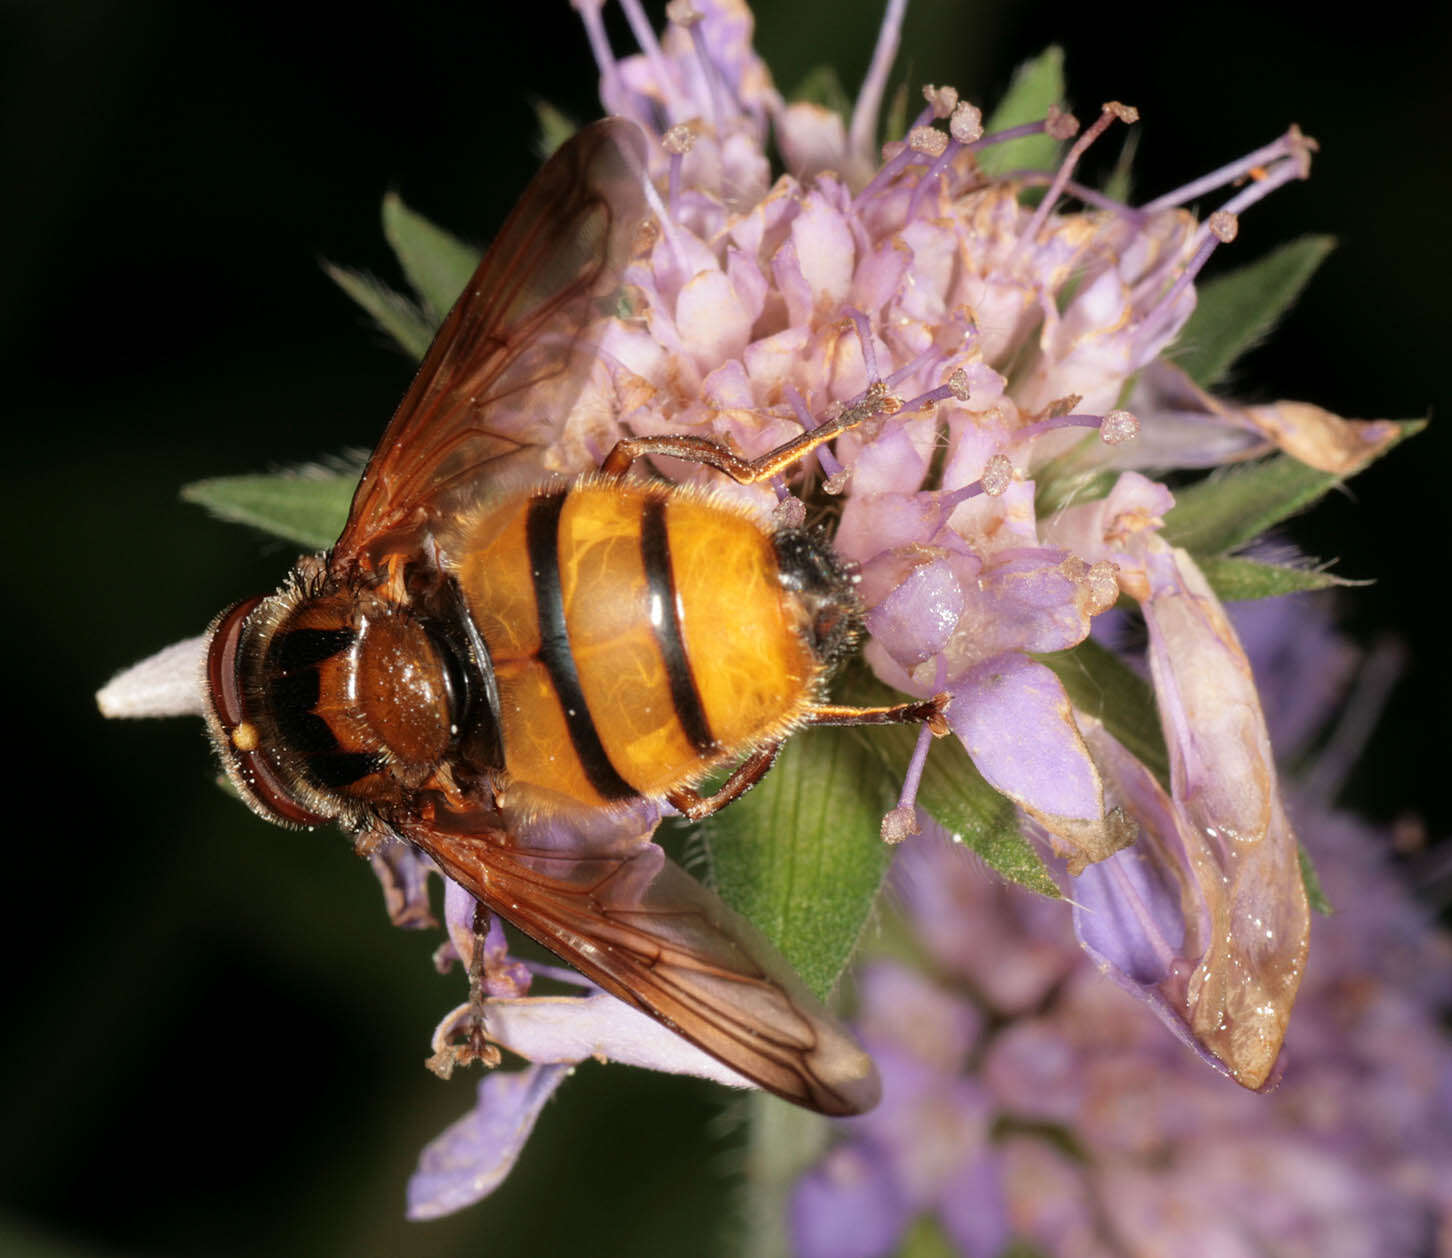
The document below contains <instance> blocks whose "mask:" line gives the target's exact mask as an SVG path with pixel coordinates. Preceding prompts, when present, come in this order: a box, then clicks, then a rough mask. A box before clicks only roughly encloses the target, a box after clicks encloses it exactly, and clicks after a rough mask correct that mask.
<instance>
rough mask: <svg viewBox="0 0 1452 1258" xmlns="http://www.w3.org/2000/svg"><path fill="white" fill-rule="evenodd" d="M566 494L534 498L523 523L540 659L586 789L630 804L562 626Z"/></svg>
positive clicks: (631, 796) (631, 791)
mask: <svg viewBox="0 0 1452 1258" xmlns="http://www.w3.org/2000/svg"><path fill="white" fill-rule="evenodd" d="M568 495H569V490H566V489H562V490H559V491H557V492H556V493H552V494H545V495H542V496H540V497H538V498H534V499H532V500H531V501H530V504H529V515H528V517H527V518H526V520H525V539H526V544H527V546H528V547H529V568H530V573H531V575H532V576H533V578H534V601H535V608H536V611H537V612H538V615H539V643H540V645H539V660H540V663H541V664H543V665H544V666H545V671H546V672H548V673H549V676H550V684H551V685H553V686H554V688H555V694H556V695H558V696H559V700H560V706H561V707H562V708H563V709H564V713H565V726H566V728H567V729H568V730H569V732H570V743H571V744H572V745H573V746H574V748H575V755H576V756H578V757H579V759H580V765H581V767H582V768H583V769H584V770H585V776H586V777H587V778H589V779H590V785H591V786H593V787H594V788H595V791H596V793H597V794H599V795H600V796H601V797H602V798H603V799H634V798H636V796H637V792H636V790H635V789H634V788H633V787H632V786H631V785H630V783H628V782H626V781H625V780H624V779H623V778H622V777H621V776H620V774H618V773H617V772H616V771H615V766H614V765H613V764H611V763H610V757H609V756H608V755H606V754H605V747H604V745H603V744H602V743H601V742H600V733H599V731H598V730H597V729H596V728H595V722H594V720H593V719H592V718H591V716H590V709H589V708H588V707H587V706H586V704H585V692H584V690H583V689H581V687H580V673H579V670H578V669H577V668H576V667H575V657H574V655H573V653H572V652H571V651H570V635H569V630H568V629H567V628H566V626H565V596H564V590H563V588H562V587H561V585H560V514H561V512H563V511H564V509H565V498H566V497H567V496H568Z"/></svg>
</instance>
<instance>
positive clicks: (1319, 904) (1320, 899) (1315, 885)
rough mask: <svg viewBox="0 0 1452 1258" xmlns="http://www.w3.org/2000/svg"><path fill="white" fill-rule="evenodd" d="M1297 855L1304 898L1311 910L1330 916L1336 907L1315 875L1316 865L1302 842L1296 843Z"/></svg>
mask: <svg viewBox="0 0 1452 1258" xmlns="http://www.w3.org/2000/svg"><path fill="white" fill-rule="evenodd" d="M1297 855H1298V856H1299V857H1300V861H1301V882H1302V883H1303V884H1304V886H1305V888H1306V899H1307V900H1308V901H1309V902H1310V905H1311V911H1312V912H1314V913H1320V914H1321V915H1322V916H1323V917H1330V916H1331V915H1332V914H1333V913H1335V912H1336V909H1335V908H1334V907H1333V906H1332V904H1331V901H1330V900H1328V899H1327V898H1326V892H1325V891H1324V890H1322V888H1321V880H1320V879H1319V878H1318V877H1316V866H1315V865H1313V864H1312V863H1311V854H1310V853H1309V852H1308V851H1306V845H1305V844H1304V843H1302V844H1299V845H1298V847H1297Z"/></svg>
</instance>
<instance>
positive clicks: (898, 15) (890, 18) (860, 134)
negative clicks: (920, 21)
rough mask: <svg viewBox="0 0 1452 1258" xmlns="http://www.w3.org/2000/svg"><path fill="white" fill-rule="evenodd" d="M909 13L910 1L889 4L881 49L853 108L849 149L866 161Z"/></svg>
mask: <svg viewBox="0 0 1452 1258" xmlns="http://www.w3.org/2000/svg"><path fill="white" fill-rule="evenodd" d="M906 13H907V0H888V4H887V10H886V12H885V13H883V15H882V25H881V26H880V27H879V28H878V32H877V46H876V47H875V48H873V50H872V60H871V62H869V63H868V66H867V77H866V78H864V79H863V80H862V87H861V89H860V90H859V91H858V93H857V103H856V104H855V105H854V106H853V107H852V121H851V122H850V123H849V124H848V128H847V146H848V149H849V150H850V151H851V152H852V153H854V154H856V155H857V156H858V157H861V158H862V159H864V160H870V159H871V155H872V150H873V139H874V136H875V135H876V133H877V119H878V111H879V110H880V109H881V108H882V94H883V92H884V91H885V90H886V88H887V76H888V75H889V74H890V73H891V72H892V63H893V61H894V60H895V59H896V58H897V49H898V45H899V44H900V43H901V42H902V20H903V17H904V15H905V14H906Z"/></svg>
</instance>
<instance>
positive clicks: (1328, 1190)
mask: <svg viewBox="0 0 1452 1258" xmlns="http://www.w3.org/2000/svg"><path fill="white" fill-rule="evenodd" d="M1254 620H1255V623H1254V624H1252V625H1251V626H1250V633H1249V637H1250V638H1251V640H1253V641H1255V642H1256V644H1257V646H1258V647H1259V648H1260V650H1261V652H1263V653H1262V654H1258V656H1257V658H1256V665H1257V668H1260V666H1261V665H1263V664H1266V663H1269V662H1270V660H1271V659H1272V657H1273V655H1275V654H1278V653H1280V652H1283V651H1284V650H1286V649H1290V648H1292V647H1293V646H1294V648H1295V650H1296V653H1297V655H1298V656H1299V657H1300V658H1299V664H1298V667H1297V669H1296V670H1293V671H1294V672H1295V673H1296V676H1295V677H1287V678H1286V679H1285V680H1286V681H1287V682H1290V681H1295V680H1300V679H1304V678H1309V677H1311V676H1316V677H1320V678H1326V677H1328V676H1336V675H1338V674H1339V675H1340V676H1341V677H1342V679H1343V680H1344V679H1345V678H1346V668H1345V664H1346V660H1347V658H1348V648H1347V647H1346V644H1345V643H1344V642H1341V641H1340V640H1339V639H1336V638H1335V637H1333V636H1331V635H1328V634H1327V633H1326V632H1325V625H1324V624H1318V623H1317V622H1316V620H1315V618H1314V617H1310V616H1307V615H1305V614H1304V613H1303V612H1301V611H1300V610H1298V608H1297V607H1296V606H1295V604H1294V603H1289V602H1288V601H1286V600H1279V601H1278V602H1277V603H1276V604H1274V605H1272V604H1262V605H1258V606H1257V608H1256V614H1255V617H1254ZM1281 697H1284V698H1285V699H1286V700H1287V703H1286V705H1285V707H1284V708H1280V707H1279V706H1277V707H1273V708H1272V711H1273V712H1279V713H1282V714H1283V715H1285V716H1286V717H1288V718H1289V720H1288V721H1287V722H1286V723H1285V724H1284V726H1283V728H1285V729H1286V731H1287V733H1288V735H1292V734H1300V733H1305V732H1307V731H1309V730H1310V729H1311V728H1313V726H1314V724H1315V720H1314V719H1308V718H1316V717H1324V716H1325V714H1326V704H1327V703H1328V702H1329V701H1331V700H1333V699H1334V698H1335V697H1336V691H1335V689H1334V688H1332V687H1327V686H1324V685H1322V686H1321V687H1320V688H1319V698H1320V700H1321V702H1320V703H1319V704H1317V705H1316V707H1315V709H1308V708H1307V705H1306V704H1305V702H1304V691H1303V690H1301V689H1300V688H1299V687H1297V688H1296V689H1294V690H1293V689H1292V688H1291V687H1290V686H1289V685H1284V684H1283V685H1281V686H1276V687H1274V693H1273V694H1270V695H1268V698H1271V699H1272V701H1273V702H1274V701H1275V700H1277V699H1279V698H1281ZM1289 805H1290V808H1291V810H1292V811H1293V812H1294V814H1295V815H1296V819H1297V821H1298V823H1299V825H1300V827H1301V830H1302V832H1303V833H1304V834H1305V835H1306V836H1307V841H1308V845H1309V846H1310V847H1311V849H1312V851H1313V854H1314V855H1315V857H1316V861H1317V867H1318V870H1319V872H1320V875H1321V878H1322V881H1323V884H1324V886H1325V889H1326V891H1327V893H1328V894H1329V896H1330V898H1331V900H1332V902H1333V903H1334V904H1335V905H1336V906H1337V912H1336V914H1335V915H1334V916H1332V917H1322V918H1318V919H1317V921H1316V924H1315V926H1314V928H1313V930H1312V934H1313V937H1314V943H1315V955H1316V960H1315V964H1313V965H1312V966H1310V967H1309V969H1308V971H1307V974H1306V978H1305V981H1304V982H1303V984H1302V988H1301V994H1300V999H1299V1003H1298V1006H1297V1015H1296V1020H1295V1023H1294V1025H1293V1027H1292V1029H1291V1031H1290V1033H1289V1035H1288V1037H1287V1041H1286V1050H1285V1056H1286V1059H1287V1062H1286V1068H1285V1073H1284V1078H1283V1080H1282V1082H1281V1083H1280V1085H1279V1087H1278V1088H1276V1089H1275V1090H1274V1091H1273V1092H1271V1093H1269V1094H1268V1095H1261V1094H1255V1093H1250V1092H1246V1091H1243V1090H1241V1089H1238V1088H1235V1087H1232V1086H1230V1085H1229V1084H1228V1083H1227V1082H1226V1081H1225V1080H1223V1079H1221V1078H1219V1077H1218V1076H1216V1075H1215V1074H1213V1073H1211V1072H1207V1071H1204V1070H1201V1069H1199V1068H1198V1067H1197V1065H1196V1063H1195V1060H1194V1058H1193V1057H1192V1056H1190V1055H1189V1054H1186V1053H1184V1052H1183V1051H1181V1050H1180V1049H1179V1048H1178V1046H1176V1045H1175V1044H1174V1043H1173V1042H1172V1041H1170V1040H1169V1039H1167V1038H1166V1037H1165V1036H1164V1035H1163V1034H1162V1032H1161V1030H1160V1028H1159V1026H1158V1024H1157V1023H1156V1022H1154V1020H1152V1019H1151V1018H1149V1017H1147V1016H1146V1015H1145V1012H1144V1010H1143V1009H1142V1008H1140V1007H1137V1006H1136V1005H1135V1004H1134V1003H1133V1002H1132V1001H1130V1000H1127V999H1126V998H1125V996H1124V994H1123V993H1122V992H1120V991H1118V990H1116V989H1115V988H1114V987H1113V986H1111V985H1109V984H1106V983H1104V982H1103V981H1102V978H1101V976H1100V975H1099V974H1098V973H1097V972H1096V967H1095V966H1093V965H1092V964H1089V963H1087V962H1086V959H1085V957H1084V955H1083V953H1082V952H1081V951H1080V950H1079V949H1078V948H1077V947H1076V946H1075V940H1074V939H1073V938H1072V937H1071V935H1070V932H1069V930H1068V929H1067V925H1066V923H1064V922H1063V921H1062V920H1061V919H1060V918H1059V917H1058V916H1057V915H1056V914H1055V913H1054V912H1053V907H1052V906H1051V905H1048V904H1046V903H1044V902H1042V901H1033V900H1031V899H1028V898H1026V897H1024V896H1022V895H1019V894H1015V893H1013V892H1012V891H1009V890H1008V889H1006V888H1004V887H1002V886H995V885H993V883H992V881H991V880H990V879H987V878H985V877H984V873H983V870H982V869H981V868H978V867H977V864H976V862H974V861H973V860H972V859H971V858H969V857H968V856H967V855H966V854H965V853H963V852H962V851H960V850H955V849H954V848H953V847H951V846H950V845H948V844H945V843H943V842H941V840H940V839H939V838H938V837H937V836H935V835H923V836H920V837H918V838H915V839H913V840H911V841H910V842H909V843H907V844H905V845H904V847H903V850H902V852H901V854H900V856H899V859H898V862H897V864H896V865H895V867H894V871H893V886H894V889H895V891H896V893H897V897H896V898H897V901H898V903H899V905H900V907H901V909H902V929H903V930H904V932H905V933H906V937H907V941H908V942H909V943H910V945H911V947H912V948H913V949H915V950H916V951H917V955H918V956H919V957H920V958H921V964H920V965H917V966H908V965H905V964H902V963H900V962H898V961H889V960H876V961H872V962H871V963H869V964H868V965H867V966H866V967H865V968H864V970H863V973H862V977H861V983H860V986H861V991H862V997H863V1003H862V1012H861V1030H862V1033H863V1037H864V1040H865V1042H866V1043H867V1044H868V1046H869V1048H870V1049H871V1051H872V1053H873V1055H874V1057H875V1058H876V1060H877V1062H878V1065H879V1068H880V1069H881V1071H882V1076H883V1085H884V1091H883V1102H882V1104H881V1105H880V1106H879V1107H878V1109H876V1110H875V1111H873V1112H872V1113H870V1114H868V1115H865V1116H863V1117H862V1118H859V1119H854V1120H848V1121H844V1122H841V1123H839V1124H838V1127H839V1135H840V1137H841V1139H840V1142H839V1143H837V1144H836V1145H835V1147H833V1148H832V1149H831V1150H830V1151H829V1152H828V1153H827V1155H826V1156H825V1157H824V1158H823V1160H822V1161H821V1162H820V1163H819V1164H818V1165H816V1166H815V1167H814V1168H813V1169H812V1170H811V1171H810V1172H809V1173H808V1174H807V1175H806V1176H805V1177H804V1178H803V1179H802V1180H801V1182H800V1183H799V1184H798V1186H797V1189H796V1192H795V1195H794V1199H793V1203H792V1211H791V1216H792V1217H791V1225H792V1231H793V1237H794V1243H795V1248H796V1252H797V1253H798V1254H799V1255H800V1256H801V1258H816V1256H817V1255H822V1256H823V1258H825V1256H827V1255H831V1256H832V1258H869V1256H870V1255H876V1254H885V1253H889V1252H892V1250H893V1249H894V1247H895V1246H896V1244H897V1242H898V1241H899V1240H900V1238H901V1237H902V1235H903V1234H904V1232H905V1231H906V1230H907V1228H908V1226H909V1225H910V1224H911V1223H912V1222H913V1221H914V1220H915V1219H918V1218H920V1217H921V1216H923V1215H930V1216H932V1217H933V1219H934V1220H935V1225H936V1226H937V1227H938V1228H939V1229H940V1230H941V1232H942V1233H943V1234H944V1235H945V1236H946V1238H947V1239H948V1240H949V1241H950V1242H951V1244H952V1246H953V1248H954V1249H955V1250H956V1251H957V1252H959V1253H962V1254H964V1255H968V1256H969V1258H980V1256H981V1258H993V1256H994V1255H997V1254H999V1253H1001V1252H1002V1251H1003V1249H1004V1247H1005V1245H1006V1244H1007V1243H1008V1241H1009V1239H1010V1238H1011V1237H1013V1238H1017V1239H1019V1240H1020V1241H1028V1242H1029V1243H1031V1245H1032V1246H1033V1247H1034V1250H1035V1252H1041V1253H1043V1254H1045V1255H1052V1256H1053V1258H1065V1256H1069V1255H1073V1256H1075V1258H1079V1256H1084V1258H1089V1256H1096V1255H1105V1256H1106V1258H1107V1256H1108V1255H1119V1254H1127V1253H1132V1254H1166V1255H1169V1254H1191V1253H1195V1254H1205V1253H1214V1254H1217V1255H1223V1256H1225V1258H1240V1256H1242V1255H1244V1256H1245V1258H1251V1256H1252V1255H1264V1254H1278V1255H1290V1254H1317V1255H1323V1256H1331V1255H1346V1256H1347V1258H1352V1256H1356V1258H1365V1256H1368V1255H1381V1254H1388V1255H1389V1254H1408V1255H1410V1254H1431V1253H1434V1252H1435V1253H1441V1252H1444V1249H1445V1246H1446V1245H1447V1244H1448V1241H1449V1239H1452V1187H1449V1186H1452V1040H1449V1038H1448V1035H1447V1033H1446V1029H1445V1019H1446V1017H1447V1014H1448V1012H1449V1011H1452V938H1449V937H1448V936H1447V935H1446V934H1444V933H1441V932H1439V931H1437V930H1435V929H1434V928H1433V927H1432V926H1431V925H1430V923H1429V921H1428V920H1427V916H1426V914H1425V913H1424V912H1423V911H1422V910H1421V909H1419V908H1418V907H1417V905H1416V904H1415V903H1414V902H1413V901H1412V899H1411V897H1410V896H1409V894H1408V892H1407V889H1406V887H1405V884H1404V882H1403V881H1402V879H1401V878H1400V877H1399V876H1398V871H1396V870H1395V869H1393V868H1392V867H1391V864H1390V845H1389V842H1388V838H1387V836H1386V835H1383V834H1380V833H1378V832H1376V831H1375V830H1373V829H1371V828H1370V827H1368V826H1366V825H1365V824H1363V823H1361V822H1359V821H1358V820H1357V819H1355V818H1354V817H1351V816H1349V815H1347V814H1344V813H1337V812H1335V811H1333V810H1331V809H1330V808H1328V807H1327V806H1326V804H1325V802H1324V801H1323V800H1321V799H1318V798H1316V797H1315V795H1314V794H1313V793H1310V792H1308V790H1307V788H1306V786H1305V785H1304V784H1299V783H1298V784H1296V785H1294V786H1293V787H1292V788H1291V790H1290V792H1289ZM890 934H891V932H889V935H890Z"/></svg>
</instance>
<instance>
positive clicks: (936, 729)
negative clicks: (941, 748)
mask: <svg viewBox="0 0 1452 1258" xmlns="http://www.w3.org/2000/svg"><path fill="white" fill-rule="evenodd" d="M947 707H948V696H947V695H946V694H940V695H934V696H933V697H932V698H931V699H919V700H918V701H917V702H915V703H897V704H894V705H893V706H892V707H886V708H857V707H851V706H849V705H847V704H841V703H814V704H812V705H811V706H810V707H808V708H807V710H806V712H805V713H803V715H802V720H803V722H804V723H805V724H807V725H911V724H917V723H919V722H921V723H923V724H925V725H926V726H927V727H928V728H929V729H930V730H932V731H933V735H934V737H936V738H942V737H943V735H944V734H946V733H947V732H948V719H947V717H945V716H944V715H943V713H944V712H945V711H946V710H947Z"/></svg>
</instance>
